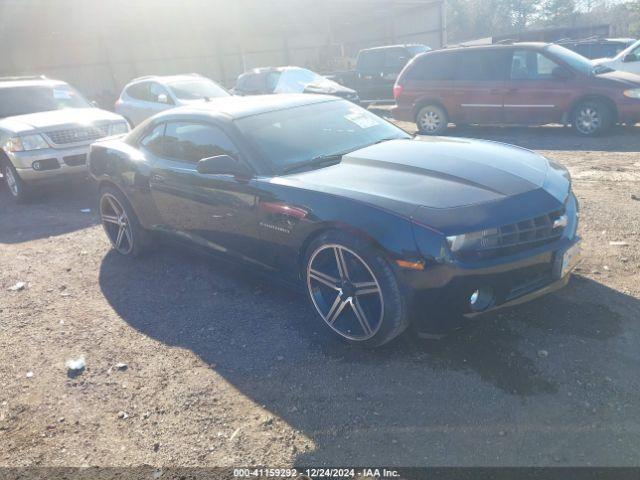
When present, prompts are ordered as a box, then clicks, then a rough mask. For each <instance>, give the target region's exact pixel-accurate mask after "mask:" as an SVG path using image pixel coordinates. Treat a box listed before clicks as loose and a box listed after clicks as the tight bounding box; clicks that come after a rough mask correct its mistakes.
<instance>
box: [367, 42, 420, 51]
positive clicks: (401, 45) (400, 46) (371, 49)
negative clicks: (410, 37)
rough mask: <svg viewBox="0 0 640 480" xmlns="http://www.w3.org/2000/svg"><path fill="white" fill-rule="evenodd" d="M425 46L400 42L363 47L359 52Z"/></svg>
mask: <svg viewBox="0 0 640 480" xmlns="http://www.w3.org/2000/svg"><path fill="white" fill-rule="evenodd" d="M407 47H426V45H424V44H423V43H401V44H398V45H384V46H382V47H371V48H363V49H362V50H360V52H371V51H374V50H386V49H388V48H407Z"/></svg>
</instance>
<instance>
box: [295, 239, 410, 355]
mask: <svg viewBox="0 0 640 480" xmlns="http://www.w3.org/2000/svg"><path fill="white" fill-rule="evenodd" d="M304 267H305V268H304V272H303V273H304V278H305V281H306V287H307V294H308V296H309V301H310V302H311V304H312V306H313V307H314V309H315V311H316V313H317V315H318V317H319V318H320V320H321V321H322V323H323V325H324V326H325V327H326V328H328V329H329V330H331V331H332V332H333V333H334V334H335V335H336V336H337V337H339V338H340V339H341V340H343V341H346V342H348V343H351V344H357V345H363V346H366V347H378V346H380V345H383V344H385V343H387V342H390V341H391V340H393V339H394V338H395V337H397V336H398V335H400V334H401V333H402V332H403V331H404V330H405V329H406V328H407V327H408V326H409V317H408V309H407V299H406V296H405V295H404V294H403V292H402V291H401V288H400V286H399V284H398V280H397V278H396V275H395V273H394V271H393V269H392V267H391V265H390V264H389V262H388V261H387V260H386V258H385V257H384V256H383V255H382V254H381V253H380V252H379V251H378V250H376V249H375V248H373V247H372V246H371V245H370V244H368V243H366V242H364V241H362V240H360V239H357V238H355V237H352V236H351V235H348V234H346V233H344V232H340V231H330V232H327V233H325V234H323V235H321V236H320V237H318V238H317V239H315V240H314V241H313V242H312V243H311V245H310V246H309V248H308V250H307V254H306V256H305V263H304ZM345 272H346V273H345Z"/></svg>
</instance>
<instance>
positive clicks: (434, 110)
mask: <svg viewBox="0 0 640 480" xmlns="http://www.w3.org/2000/svg"><path fill="white" fill-rule="evenodd" d="M448 125H449V116H448V115H447V112H445V110H444V108H442V107H439V106H438V105H427V106H425V107H422V108H421V109H420V110H419V111H418V114H417V115H416V126H417V127H418V131H419V132H420V133H421V134H423V135H441V134H442V133H444V131H445V130H446V129H447V127H448Z"/></svg>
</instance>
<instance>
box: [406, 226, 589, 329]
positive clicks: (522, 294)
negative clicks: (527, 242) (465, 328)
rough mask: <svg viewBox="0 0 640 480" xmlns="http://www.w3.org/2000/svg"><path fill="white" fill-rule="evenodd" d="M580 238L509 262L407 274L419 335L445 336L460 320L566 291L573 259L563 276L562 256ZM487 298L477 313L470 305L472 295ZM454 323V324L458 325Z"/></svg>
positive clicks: (452, 265) (451, 265) (432, 268)
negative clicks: (486, 293) (484, 294)
mask: <svg viewBox="0 0 640 480" xmlns="http://www.w3.org/2000/svg"><path fill="white" fill-rule="evenodd" d="M579 243H580V238H579V237H577V236H574V237H573V238H571V239H569V238H562V239H560V240H558V241H557V242H555V243H553V244H549V245H545V246H543V247H539V248H538V249H536V250H532V251H528V252H523V253H521V254H518V255H514V256H512V257H508V258H500V259H495V260H489V261H486V262H483V263H481V264H474V265H467V264H463V263H460V262H457V261H453V262H449V263H443V264H437V265H432V266H427V268H426V269H425V270H424V271H422V272H419V271H406V272H405V274H404V277H405V284H406V286H407V287H408V288H409V289H410V290H411V291H412V298H413V302H412V313H413V316H414V318H415V320H416V321H417V322H418V323H419V324H421V326H422V329H423V330H427V331H429V332H438V333H440V332H446V331H449V330H450V329H452V328H455V327H457V326H459V322H460V321H461V320H462V319H464V318H467V319H468V318H474V317H476V316H478V315H484V314H486V313H489V312H493V311H495V310H497V309H501V308H505V307H511V306H514V305H518V304H522V303H525V302H528V301H531V300H533V299H535V298H538V297H541V296H543V295H546V294H548V293H551V292H554V291H556V290H558V289H560V288H562V287H564V286H565V285H566V284H567V283H568V282H569V279H570V277H571V271H572V270H573V268H574V267H575V265H576V259H575V258H574V259H573V263H572V264H571V265H569V266H568V267H565V272H564V274H563V272H562V270H563V269H562V261H563V257H565V252H568V251H573V250H574V249H573V247H574V246H575V245H578V244H579ZM478 290H484V291H489V292H491V295H492V299H491V301H490V302H488V303H487V305H486V307H484V308H482V309H481V310H477V309H474V308H473V306H472V305H471V302H470V299H471V296H472V295H473V293H474V292H476V291H478ZM457 322H458V323H457Z"/></svg>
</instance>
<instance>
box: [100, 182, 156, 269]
mask: <svg viewBox="0 0 640 480" xmlns="http://www.w3.org/2000/svg"><path fill="white" fill-rule="evenodd" d="M98 212H100V221H101V223H102V227H103V228H104V231H105V233H106V235H107V238H108V239H109V242H110V243H111V246H112V247H113V249H114V250H115V251H116V252H118V253H119V254H120V255H123V256H125V257H137V256H139V255H141V254H143V253H144V252H146V251H147V250H148V247H149V243H150V242H149V233H148V232H147V231H146V230H145V229H144V228H142V226H141V225H140V221H139V220H138V216H137V215H136V214H135V212H134V211H133V208H132V207H131V204H130V203H129V200H127V198H126V197H125V195H124V194H123V193H122V192H121V191H120V190H118V189H117V188H115V187H112V186H110V185H107V186H104V187H102V188H101V189H100V195H99V201H98Z"/></svg>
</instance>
